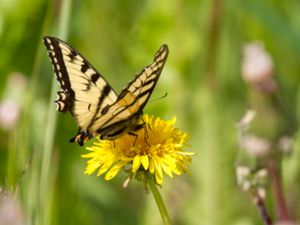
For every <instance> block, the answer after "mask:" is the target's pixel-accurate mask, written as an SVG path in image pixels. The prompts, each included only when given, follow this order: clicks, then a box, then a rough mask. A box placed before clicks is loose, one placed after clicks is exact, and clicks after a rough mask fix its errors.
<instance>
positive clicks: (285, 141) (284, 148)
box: [278, 136, 294, 154]
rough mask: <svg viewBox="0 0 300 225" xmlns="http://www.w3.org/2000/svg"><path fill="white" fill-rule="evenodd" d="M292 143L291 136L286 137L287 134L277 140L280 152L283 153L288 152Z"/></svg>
mask: <svg viewBox="0 0 300 225" xmlns="http://www.w3.org/2000/svg"><path fill="white" fill-rule="evenodd" d="M293 143H294V140H293V138H291V137H288V136H283V137H281V138H280V139H279V141H278V149H279V150H280V151H281V152H282V153H285V154H287V153H290V152H291V150H292V148H293Z"/></svg>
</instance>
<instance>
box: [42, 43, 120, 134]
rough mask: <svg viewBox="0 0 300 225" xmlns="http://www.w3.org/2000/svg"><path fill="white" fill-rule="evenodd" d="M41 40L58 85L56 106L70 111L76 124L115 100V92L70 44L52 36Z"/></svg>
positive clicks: (87, 120)
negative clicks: (59, 88)
mask: <svg viewBox="0 0 300 225" xmlns="http://www.w3.org/2000/svg"><path fill="white" fill-rule="evenodd" d="M44 43H45V46H46V48H47V50H48V53H49V57H50V59H51V62H52V64H53V67H54V72H55V75H56V78H57V80H58V82H59V84H60V86H61V90H60V91H59V92H58V93H57V97H58V98H57V100H56V103H57V110H58V111H61V112H66V111H70V112H71V114H72V115H73V117H74V118H75V119H76V121H77V123H78V126H79V127H80V128H84V127H86V126H88V125H89V124H90V122H91V120H92V118H93V117H94V116H95V115H96V114H98V112H99V111H100V110H101V109H102V107H104V106H106V105H107V104H112V103H113V102H115V101H116V99H117V95H116V93H115V92H114V90H113V89H112V88H111V87H110V86H109V84H108V83H107V82H106V81H105V79H104V78H103V77H102V76H101V75H100V73H98V72H97V71H96V70H95V69H94V68H93V66H92V65H91V64H90V63H89V62H88V61H87V60H86V59H85V58H84V57H82V56H81V55H80V54H79V53H78V52H77V51H76V50H74V49H73V48H72V47H70V46H69V45H67V44H66V43H64V42H63V41H61V40H59V39H57V38H53V37H44Z"/></svg>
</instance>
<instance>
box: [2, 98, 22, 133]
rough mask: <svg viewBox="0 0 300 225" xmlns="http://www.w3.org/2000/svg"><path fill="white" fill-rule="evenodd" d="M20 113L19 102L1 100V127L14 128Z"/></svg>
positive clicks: (5, 128)
mask: <svg viewBox="0 0 300 225" xmlns="http://www.w3.org/2000/svg"><path fill="white" fill-rule="evenodd" d="M19 115H20V106H19V104H18V103H17V102H16V101H14V100H12V99H7V100H4V101H2V102H0V127H1V128H2V129H4V130H7V131H9V130H12V129H13V128H14V127H15V126H16V124H17V122H18V118H19Z"/></svg>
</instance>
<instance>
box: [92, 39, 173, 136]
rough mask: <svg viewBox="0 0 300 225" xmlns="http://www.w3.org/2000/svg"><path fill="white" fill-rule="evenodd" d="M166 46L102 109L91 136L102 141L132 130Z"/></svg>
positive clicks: (152, 86)
mask: <svg viewBox="0 0 300 225" xmlns="http://www.w3.org/2000/svg"><path fill="white" fill-rule="evenodd" d="M168 52H169V50H168V46H167V45H165V44H164V45H162V46H161V47H160V49H159V50H158V51H157V53H156V54H155V56H154V59H153V62H152V63H151V64H150V65H148V66H146V67H145V68H144V69H143V70H142V71H141V72H140V73H138V74H137V75H136V76H135V77H134V79H133V80H132V81H130V82H129V84H128V85H127V86H126V87H125V88H124V89H123V90H122V92H121V94H120V95H119V96H118V98H117V100H116V102H115V103H113V104H112V105H109V106H107V107H106V108H103V113H102V115H101V116H98V117H96V118H95V121H94V123H93V125H92V127H91V128H90V131H91V133H93V134H95V135H96V134H98V133H100V134H101V137H102V139H113V138H114V137H115V136H117V135H119V134H120V133H122V132H124V131H126V130H127V131H128V129H129V130H130V129H132V128H134V126H135V125H136V123H137V120H138V117H139V116H140V115H141V114H142V113H143V108H144V107H145V105H146V104H147V102H148V100H149V98H150V96H151V94H152V92H153V89H154V88H155V85H156V83H157V81H158V79H159V76H160V74H161V71H162V69H163V67H164V65H165V62H166V60H167V57H168Z"/></svg>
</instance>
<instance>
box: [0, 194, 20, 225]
mask: <svg viewBox="0 0 300 225" xmlns="http://www.w3.org/2000/svg"><path fill="white" fill-rule="evenodd" d="M0 194H1V195H0V225H8V224H9V225H25V220H24V214H23V210H22V208H21V206H20V203H19V202H18V201H17V199H16V198H15V197H13V196H11V195H10V194H4V193H2V192H0Z"/></svg>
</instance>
